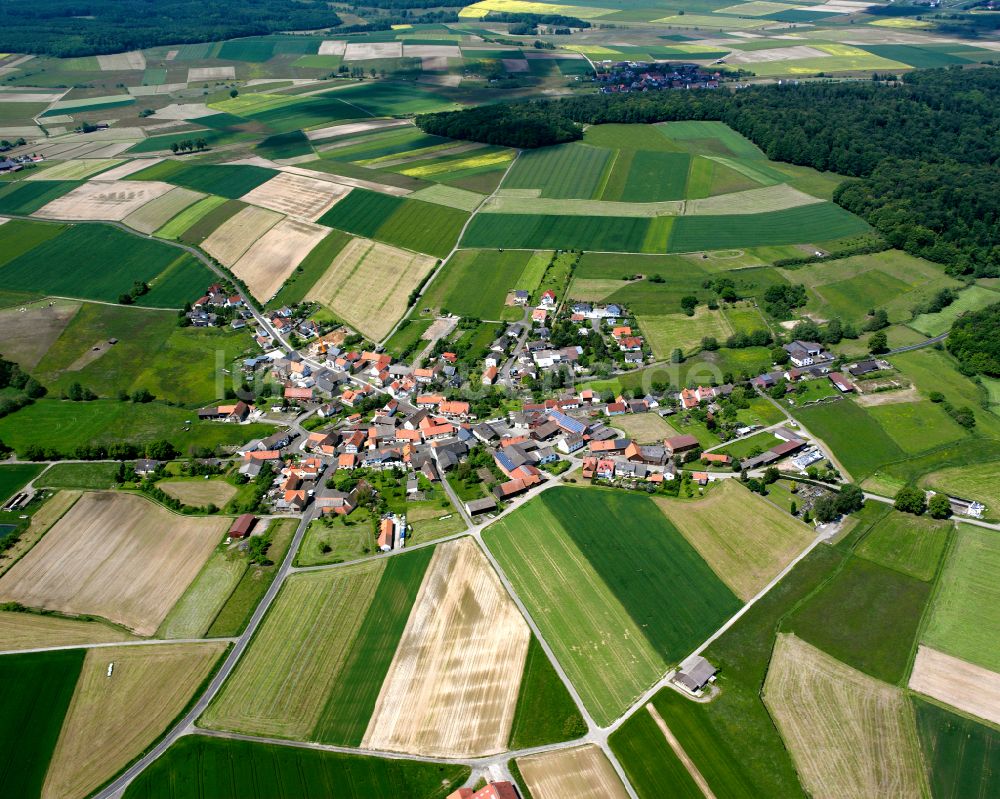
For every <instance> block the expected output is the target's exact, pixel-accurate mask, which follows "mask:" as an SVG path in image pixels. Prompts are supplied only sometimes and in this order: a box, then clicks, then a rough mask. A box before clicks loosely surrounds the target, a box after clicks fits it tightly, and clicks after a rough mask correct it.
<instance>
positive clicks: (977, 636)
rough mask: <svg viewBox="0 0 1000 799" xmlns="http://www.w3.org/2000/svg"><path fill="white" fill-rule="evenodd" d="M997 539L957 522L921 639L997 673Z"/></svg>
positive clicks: (999, 653) (999, 580)
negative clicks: (956, 528) (957, 525)
mask: <svg viewBox="0 0 1000 799" xmlns="http://www.w3.org/2000/svg"><path fill="white" fill-rule="evenodd" d="M997 624H1000V540H998V539H997V536H996V534H995V533H993V532H992V531H990V530H984V529H982V528H980V527H973V526H971V525H959V527H958V530H957V532H956V534H955V537H954V542H953V544H952V547H951V549H950V550H949V552H948V556H947V558H946V560H945V565H944V571H943V572H942V573H941V577H940V578H939V579H938V588H937V593H936V594H935V595H934V602H933V604H932V605H931V612H930V618H929V620H928V622H927V625H926V627H925V629H924V633H923V637H922V639H921V641H922V643H926V644H928V645H929V646H932V647H934V648H935V649H938V650H940V651H942V652H946V653H948V654H949V655H953V656H955V657H957V658H962V659H963V660H968V661H971V662H972V663H978V664H979V665H980V666H983V667H985V668H987V669H991V670H993V671H1000V650H998V649H997V646H996V635H995V631H996V629H997Z"/></svg>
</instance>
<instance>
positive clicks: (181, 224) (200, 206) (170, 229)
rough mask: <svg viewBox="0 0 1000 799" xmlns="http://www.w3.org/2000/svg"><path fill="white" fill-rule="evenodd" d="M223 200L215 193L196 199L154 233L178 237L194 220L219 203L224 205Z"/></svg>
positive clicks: (216, 206) (163, 236)
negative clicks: (196, 200)
mask: <svg viewBox="0 0 1000 799" xmlns="http://www.w3.org/2000/svg"><path fill="white" fill-rule="evenodd" d="M225 202H226V198H225V197H216V196H215V195H211V196H209V197H205V198H203V199H201V200H198V202H196V203H195V204H194V205H189V206H188V207H187V208H185V209H184V210H183V211H181V212H180V213H179V214H177V216H175V217H174V218H173V219H171V220H170V221H169V222H167V224H165V225H164V226H163V227H161V228H160V229H159V230H157V231H156V233H155V235H156V236H157V237H159V238H161V239H179V238H180V237H181V234H182V233H184V231H186V230H187V229H188V228H189V227H191V226H192V225H193V224H194V223H195V222H197V221H198V220H200V219H201V218H202V217H203V216H205V215H206V214H207V213H209V212H210V211H213V210H215V209H216V208H218V207H219V206H220V205H224V204H225Z"/></svg>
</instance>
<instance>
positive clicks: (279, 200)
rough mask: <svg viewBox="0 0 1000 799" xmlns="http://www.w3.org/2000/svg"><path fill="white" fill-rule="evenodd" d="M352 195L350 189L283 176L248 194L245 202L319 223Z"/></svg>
mask: <svg viewBox="0 0 1000 799" xmlns="http://www.w3.org/2000/svg"><path fill="white" fill-rule="evenodd" d="M350 191H351V187H350V186H344V185H341V184H340V183H332V182H330V181H328V180H317V179H316V178H308V177H304V176H302V175H293V174H289V173H287V172H281V173H279V174H277V175H275V176H274V177H273V178H271V179H270V180H269V181H267V182H266V183H262V184H260V185H259V186H258V187H257V188H255V189H253V190H252V191H250V192H248V193H246V194H244V195H243V197H242V198H241V199H242V200H243V201H244V202H248V203H252V204H253V205H259V206H261V207H263V208H270V209H271V210H272V211H277V212H278V213H281V214H287V215H288V216H294V217H299V218H301V219H307V220H309V221H310V222H315V221H316V220H317V219H319V218H320V217H321V216H323V214H325V213H326V212H327V211H329V210H330V209H331V208H332V207H333V206H334V205H336V203H337V202H338V201H340V200H342V199H343V198H344V197H346V196H347V195H348V194H349V193H350Z"/></svg>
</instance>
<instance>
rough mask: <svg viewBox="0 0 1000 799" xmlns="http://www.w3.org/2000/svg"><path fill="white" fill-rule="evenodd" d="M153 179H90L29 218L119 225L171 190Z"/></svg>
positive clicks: (168, 186) (166, 184) (167, 185)
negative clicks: (89, 220) (93, 221)
mask: <svg viewBox="0 0 1000 799" xmlns="http://www.w3.org/2000/svg"><path fill="white" fill-rule="evenodd" d="M173 188H174V187H173V186H171V185H170V184H169V183H161V182H160V181H156V180H111V181H103V180H91V181H89V182H87V183H84V184H83V185H81V186H77V187H76V188H75V189H73V191H71V192H69V193H68V194H64V195H63V196H62V197H57V198H56V199H54V200H53V201H52V202H50V203H48V204H47V205H45V206H43V207H42V208H39V209H38V210H37V211H35V213H34V214H32V216H37V217H38V218H39V219H68V220H87V219H93V220H103V221H106V222H121V221H122V220H123V219H124V218H125V217H127V216H128V215H129V214H131V213H132V212H133V211H137V210H138V209H139V208H141V207H142V206H144V205H145V204H146V203H148V202H149V201H150V200H155V199H156V198H157V197H159V196H160V195H163V194H166V193H167V192H168V191H171V190H173Z"/></svg>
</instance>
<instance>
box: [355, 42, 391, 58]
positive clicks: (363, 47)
mask: <svg viewBox="0 0 1000 799" xmlns="http://www.w3.org/2000/svg"><path fill="white" fill-rule="evenodd" d="M402 57H403V43H402V42H351V43H349V44H348V45H347V47H346V48H345V50H344V60H345V61H368V60H370V59H373V58H402Z"/></svg>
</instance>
